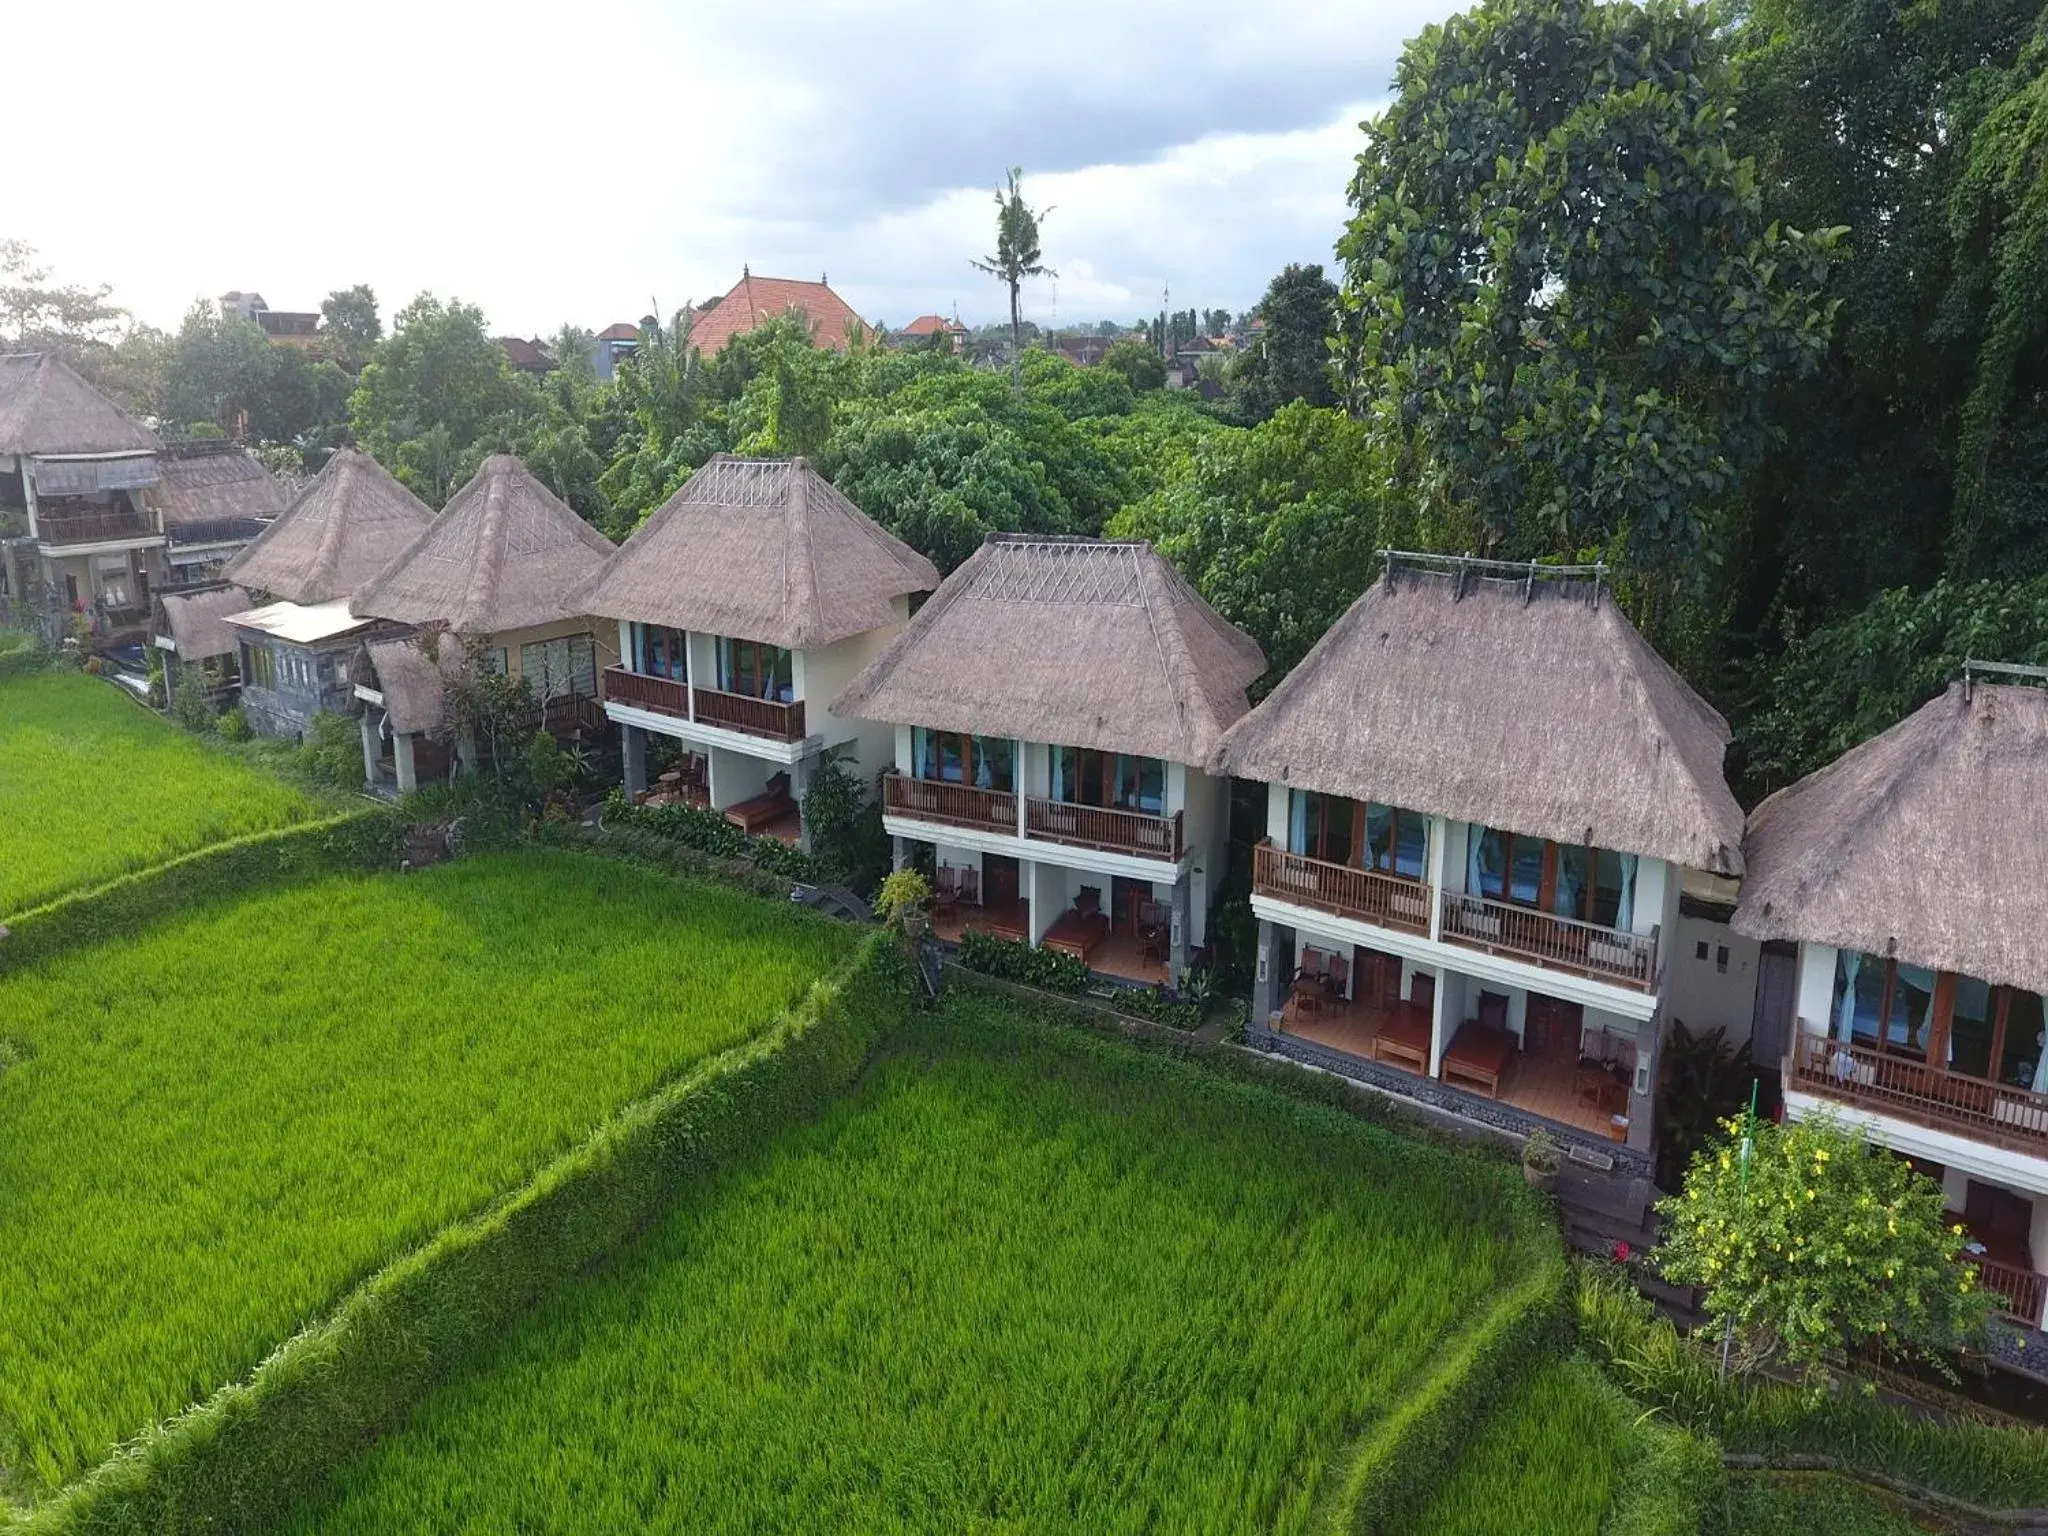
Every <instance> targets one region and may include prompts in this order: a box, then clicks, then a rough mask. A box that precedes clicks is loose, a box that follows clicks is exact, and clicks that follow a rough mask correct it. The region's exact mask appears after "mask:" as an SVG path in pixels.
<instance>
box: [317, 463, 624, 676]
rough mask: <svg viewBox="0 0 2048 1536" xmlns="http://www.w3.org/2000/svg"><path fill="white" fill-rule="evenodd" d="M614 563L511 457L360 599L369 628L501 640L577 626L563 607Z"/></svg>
mask: <svg viewBox="0 0 2048 1536" xmlns="http://www.w3.org/2000/svg"><path fill="white" fill-rule="evenodd" d="M611 553H612V541H611V540H610V539H607V538H606V537H605V536H604V535H603V534H601V533H599V532H598V531H597V530H596V529H595V528H593V527H591V526H590V524H588V523H586V522H585V521H583V519H582V518H580V517H578V516H577V515H576V514H575V512H573V511H572V510H570V508H569V507H568V506H567V505H565V504H564V503H563V502H562V501H561V499H560V498H558V497H557V496H556V495H555V494H554V492H552V491H550V490H549V489H548V488H547V487H546V486H544V485H542V484H541V483H540V481H538V480H536V479H535V478H534V477H533V475H532V474H531V473H530V472H529V471H528V470H527V468H526V466H525V465H524V464H521V463H520V462H519V461H518V460H517V459H515V458H514V457H512V455H510V454H509V453H500V454H494V455H492V456H491V457H490V458H488V459H485V460H484V462H483V467H482V468H481V469H479V470H478V471H477V472H476V475H475V477H474V478H473V479H472V480H471V481H470V482H469V484H467V485H465V486H464V487H463V488H462V489H461V490H459V491H457V492H456V493H455V495H454V496H453V497H451V498H450V499H449V502H448V505H447V506H446V507H444V508H443V509H442V511H441V515H440V516H439V517H437V518H435V519H434V521H433V523H432V524H431V525H430V526H429V527H428V528H427V530H426V532H424V533H422V534H421V535H420V536H419V537H418V538H416V539H414V540H413V542H412V543H411V544H410V545H408V546H407V547H406V549H405V550H404V551H403V552H401V553H400V554H399V555H398V557H397V558H396V559H394V560H393V561H392V562H391V564H390V565H388V566H386V567H385V568H384V570H383V571H382V572H380V573H379V574H378V575H377V576H375V577H373V578H372V579H371V580H370V581H369V582H368V583H367V584H365V585H364V586H363V587H362V588H361V589H360V590H359V591H358V592H357V593H356V594H355V596H354V598H353V599H352V602H351V607H352V608H353V611H354V612H355V613H357V614H358V615H360V616H361V617H363V618H375V619H391V620H394V621H396V622H397V623H400V624H445V625H446V626H447V627H448V629H449V630H450V631H452V632H453V633H455V634H458V635H495V634H502V633H504V632H505V631H507V630H514V629H532V628H535V627H537V626H539V625H543V624H553V623H555V622H557V621H558V620H561V619H565V618H570V617H573V616H574V615H576V614H579V613H581V612H583V611H584V610H583V609H581V608H576V607H570V606H566V605H565V604H564V601H563V600H564V598H565V597H566V596H567V595H568V594H569V593H571V592H573V591H575V590H576V589H577V588H579V587H581V586H582V585H583V584H584V583H585V582H586V581H588V580H589V579H590V577H591V576H592V575H593V574H594V573H595V572H596V570H597V568H598V567H599V566H600V565H602V564H603V563H604V562H605V560H606V559H607V558H608V557H609V556H610V555H611Z"/></svg>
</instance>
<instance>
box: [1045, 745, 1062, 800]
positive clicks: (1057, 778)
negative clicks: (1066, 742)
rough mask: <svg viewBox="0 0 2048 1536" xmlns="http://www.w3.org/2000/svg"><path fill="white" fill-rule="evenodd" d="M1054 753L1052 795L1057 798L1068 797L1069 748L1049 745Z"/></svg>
mask: <svg viewBox="0 0 2048 1536" xmlns="http://www.w3.org/2000/svg"><path fill="white" fill-rule="evenodd" d="M1046 750H1047V751H1048V752H1050V753H1051V754H1052V797H1053V799H1055V800H1064V799H1066V798H1067V749H1066V748H1065V747H1048V748H1047V749H1046Z"/></svg>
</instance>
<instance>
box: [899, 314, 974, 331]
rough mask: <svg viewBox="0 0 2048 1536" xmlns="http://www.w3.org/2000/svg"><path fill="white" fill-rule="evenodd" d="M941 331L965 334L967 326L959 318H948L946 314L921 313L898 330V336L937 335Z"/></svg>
mask: <svg viewBox="0 0 2048 1536" xmlns="http://www.w3.org/2000/svg"><path fill="white" fill-rule="evenodd" d="M941 331H947V332H950V333H951V334H953V335H956V336H964V335H965V334H966V333H967V327H966V326H964V325H962V324H961V323H960V322H959V321H958V320H948V319H947V318H946V317H945V316H944V315H919V316H918V317H917V318H916V319H915V320H913V321H911V322H910V324H908V325H906V326H903V327H901V328H900V329H898V330H897V332H896V334H897V335H898V336H936V335H938V334H939V333H940V332H941Z"/></svg>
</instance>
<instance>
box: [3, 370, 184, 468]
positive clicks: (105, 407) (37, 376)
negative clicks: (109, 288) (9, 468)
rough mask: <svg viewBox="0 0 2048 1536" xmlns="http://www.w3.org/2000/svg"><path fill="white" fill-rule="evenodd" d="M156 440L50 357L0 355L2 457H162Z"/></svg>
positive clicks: (144, 428)
mask: <svg viewBox="0 0 2048 1536" xmlns="http://www.w3.org/2000/svg"><path fill="white" fill-rule="evenodd" d="M162 450H163V444H162V443H160V442H158V441H157V437H156V434H155V433H154V432H152V431H150V430H149V429H148V428H147V427H145V426H143V425H142V423H141V422H139V421H137V420H135V418H134V417H132V416H130V415H129V414H128V413H127V412H126V411H124V410H122V409H121V407H119V406H118V405H116V404H114V402H113V401H111V400H109V399H108V398H107V397H106V396H105V395H103V394H101V393H100V392H99V391H98V390H97V389H94V388H93V387H92V385H90V384H88V383H87V382H86V381H85V380H84V379H82V378H81V377H79V375H78V374H77V373H76V372H74V371H73V369H72V367H71V365H70V364H69V363H67V362H65V361H64V359H63V358H61V357H59V356H57V354H56V353H54V352H7V353H0V455H10V454H20V453H26V454H33V455H36V456H38V457H41V456H44V455H56V456H62V455H66V454H81V455H93V454H138V453H160V452H162Z"/></svg>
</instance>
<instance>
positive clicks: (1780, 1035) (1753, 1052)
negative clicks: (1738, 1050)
mask: <svg viewBox="0 0 2048 1536" xmlns="http://www.w3.org/2000/svg"><path fill="white" fill-rule="evenodd" d="M1798 1007H1799V951H1798V949H1797V948H1796V947H1795V946H1793V945H1791V944H1766V945H1765V946H1764V948H1763V954H1762V955H1761V956H1760V957H1759V959H1758V961H1757V967H1756V1003H1755V1006H1754V1008H1753V1009H1752V1011H1751V1013H1750V1023H1749V1059H1750V1060H1751V1061H1753V1062H1755V1063H1756V1064H1757V1065H1758V1066H1760V1067H1768V1068H1770V1069H1771V1071H1772V1073H1773V1074H1774V1075H1775V1073H1776V1071H1777V1064H1778V1063H1779V1062H1781V1061H1783V1060H1784V1059H1785V1054H1786V1052H1788V1051H1789V1050H1790V1049H1791V1048H1792V1016H1793V1014H1794V1012H1795V1011H1797V1009H1798ZM1816 1022H1817V1023H1826V1022H1829V1021H1827V1020H1816Z"/></svg>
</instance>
